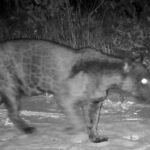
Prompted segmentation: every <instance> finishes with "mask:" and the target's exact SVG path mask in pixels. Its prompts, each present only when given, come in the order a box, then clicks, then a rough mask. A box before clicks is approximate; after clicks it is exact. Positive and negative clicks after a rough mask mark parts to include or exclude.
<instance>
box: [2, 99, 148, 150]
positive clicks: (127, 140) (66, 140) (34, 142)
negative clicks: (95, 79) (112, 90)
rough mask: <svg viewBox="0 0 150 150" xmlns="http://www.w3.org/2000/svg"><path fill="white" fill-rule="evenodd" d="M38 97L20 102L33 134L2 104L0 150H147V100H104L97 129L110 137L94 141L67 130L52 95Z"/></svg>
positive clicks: (63, 117) (64, 120)
mask: <svg viewBox="0 0 150 150" xmlns="http://www.w3.org/2000/svg"><path fill="white" fill-rule="evenodd" d="M36 99H37V98H36ZM41 99H42V98H41V97H40V98H38V99H37V100H36V101H35V99H34V98H33V99H30V101H28V102H27V101H26V102H25V103H24V104H23V108H24V109H25V110H24V111H22V115H23V117H24V118H25V120H27V121H29V122H30V123H31V124H34V125H35V126H37V133H36V134H34V135H24V134H22V133H21V132H19V131H18V130H17V129H15V128H14V127H13V126H12V124H10V122H9V121H8V119H6V116H7V113H6V110H4V109H3V108H2V107H1V109H0V150H150V118H149V116H150V104H148V105H145V104H135V103H134V102H132V101H126V102H124V103H120V102H117V101H115V102H112V101H109V100H107V101H106V102H105V105H104V108H103V110H102V115H101V120H100V125H99V130H100V131H99V132H100V133H101V134H104V135H107V136H108V137H109V140H108V142H103V143H98V144H94V143H91V142H90V141H89V140H88V138H87V136H86V135H85V134H77V135H68V134H66V133H65V131H64V130H63V129H64V127H65V126H66V118H65V116H64V115H63V114H62V113H61V112H60V111H59V110H58V108H57V106H56V105H55V104H53V105H52V99H47V100H45V101H44V102H43V100H41Z"/></svg>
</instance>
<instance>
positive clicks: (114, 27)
mask: <svg viewBox="0 0 150 150" xmlns="http://www.w3.org/2000/svg"><path fill="white" fill-rule="evenodd" d="M18 38H28V39H47V40H52V41H56V42H58V43H63V44H65V45H69V46H71V47H74V48H80V47H87V46H90V47H94V48H97V49H100V48H102V49H103V51H106V52H107V51H108V50H109V49H116V48H117V49H119V50H125V51H133V52H136V53H137V52H138V53H140V54H141V53H142V54H144V56H148V53H149V51H150V1H149V0H142V1H141V0H91V1H89V0H57V1H56V0H43V1H42V0H1V1H0V40H1V41H3V40H8V39H18Z"/></svg>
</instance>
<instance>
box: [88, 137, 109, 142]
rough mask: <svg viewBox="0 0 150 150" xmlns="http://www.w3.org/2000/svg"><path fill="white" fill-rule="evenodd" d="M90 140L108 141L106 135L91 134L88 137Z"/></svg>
mask: <svg viewBox="0 0 150 150" xmlns="http://www.w3.org/2000/svg"><path fill="white" fill-rule="evenodd" d="M89 138H90V141H91V142H93V143H100V142H105V141H108V137H107V136H92V137H89Z"/></svg>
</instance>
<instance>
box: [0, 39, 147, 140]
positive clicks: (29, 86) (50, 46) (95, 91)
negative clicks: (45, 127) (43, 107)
mask: <svg viewBox="0 0 150 150" xmlns="http://www.w3.org/2000/svg"><path fill="white" fill-rule="evenodd" d="M142 78H148V79H149V76H148V73H147V71H146V69H145V68H144V67H143V66H142V65H141V64H138V63H134V62H128V61H124V60H122V59H119V58H113V57H110V56H107V55H104V54H102V53H100V52H98V51H96V50H94V49H90V48H85V49H81V50H74V49H72V48H69V47H66V46H63V45H59V44H56V43H53V42H50V41H43V40H16V41H15V40H13V41H7V42H4V43H1V44H0V95H1V100H2V102H3V103H4V104H5V106H6V108H7V109H8V115H9V117H10V119H11V121H12V122H13V123H14V124H15V125H16V127H17V128H19V129H20V130H22V131H24V132H25V133H32V132H34V129H35V128H34V127H32V126H30V125H28V124H27V123H26V122H25V121H24V120H23V119H22V118H21V117H20V113H19V110H20V99H21V97H22V96H23V95H26V96H33V95H39V94H42V93H53V94H54V96H55V99H56V101H57V103H58V105H59V106H60V108H62V110H63V112H64V113H65V114H66V116H67V118H68V120H69V121H70V123H71V124H72V125H73V127H74V130H75V131H77V132H79V131H81V130H87V132H88V134H89V137H90V140H91V141H93V142H101V141H105V140H107V138H106V137H101V136H99V134H98V132H97V125H98V122H99V115H95V114H96V112H97V111H98V110H100V108H101V105H102V102H103V100H104V99H105V98H106V97H107V91H108V90H109V89H111V88H112V87H117V88H119V89H121V90H122V91H126V92H129V93H131V94H133V95H134V96H137V97H140V98H143V97H144V98H145V99H148V98H149V94H148V93H149V92H147V91H150V86H149V84H147V85H142V83H141V79H142ZM148 81H149V80H148ZM148 83H149V82H148ZM143 86H145V87H144V90H143ZM145 93H146V94H145ZM79 108H82V110H83V112H84V113H82V112H81V109H79ZM87 108H88V109H87ZM82 114H84V119H85V120H86V123H85V122H84V121H82V119H81V118H80V116H81V115H82Z"/></svg>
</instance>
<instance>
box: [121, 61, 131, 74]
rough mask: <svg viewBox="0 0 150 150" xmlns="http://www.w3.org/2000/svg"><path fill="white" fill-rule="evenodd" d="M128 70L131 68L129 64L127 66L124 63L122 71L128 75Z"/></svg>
mask: <svg viewBox="0 0 150 150" xmlns="http://www.w3.org/2000/svg"><path fill="white" fill-rule="evenodd" d="M130 68H131V64H129V62H127V61H125V62H124V64H123V71H124V72H125V73H128V72H129V71H130Z"/></svg>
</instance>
